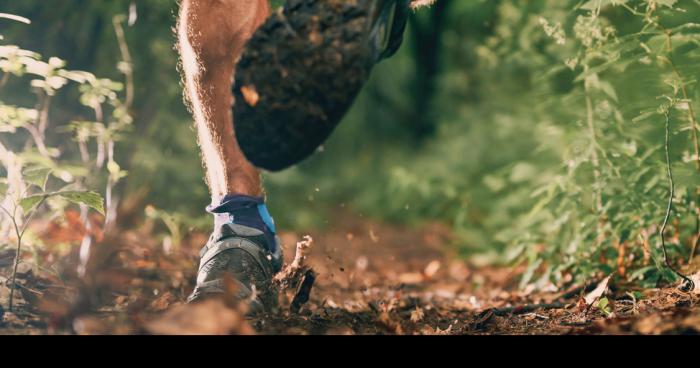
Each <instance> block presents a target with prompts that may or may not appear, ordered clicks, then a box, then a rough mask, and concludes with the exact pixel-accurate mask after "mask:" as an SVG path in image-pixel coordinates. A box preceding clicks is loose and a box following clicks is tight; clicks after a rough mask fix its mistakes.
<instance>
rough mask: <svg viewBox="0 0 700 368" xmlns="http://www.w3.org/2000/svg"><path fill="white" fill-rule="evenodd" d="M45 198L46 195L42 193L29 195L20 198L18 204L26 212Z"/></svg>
mask: <svg viewBox="0 0 700 368" xmlns="http://www.w3.org/2000/svg"><path fill="white" fill-rule="evenodd" d="M45 198H47V196H46V195H43V194H42V195H34V196H31V197H27V198H22V199H21V200H20V201H19V205H20V207H22V210H24V212H25V213H26V212H29V211H31V209H32V208H34V207H36V206H37V205H38V204H39V203H40V202H41V201H43V200H44V199H45Z"/></svg>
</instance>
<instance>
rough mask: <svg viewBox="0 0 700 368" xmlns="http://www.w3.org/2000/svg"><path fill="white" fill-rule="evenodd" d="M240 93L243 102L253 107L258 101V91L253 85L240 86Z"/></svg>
mask: <svg viewBox="0 0 700 368" xmlns="http://www.w3.org/2000/svg"><path fill="white" fill-rule="evenodd" d="M241 94H242V95H243V99H245V102H246V103H247V104H248V105H250V106H253V107H255V106H256V105H257V104H258V102H259V101H260V95H259V94H258V91H257V90H256V89H255V86H254V85H247V86H243V87H241Z"/></svg>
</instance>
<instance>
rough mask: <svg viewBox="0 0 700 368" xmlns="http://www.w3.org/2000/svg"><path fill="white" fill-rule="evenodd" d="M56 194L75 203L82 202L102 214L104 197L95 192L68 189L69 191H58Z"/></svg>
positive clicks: (103, 211)
mask: <svg viewBox="0 0 700 368" xmlns="http://www.w3.org/2000/svg"><path fill="white" fill-rule="evenodd" d="M56 195H58V196H60V197H63V198H65V199H67V200H69V201H71V202H73V203H76V204H84V205H86V206H88V207H90V208H92V209H94V210H95V211H97V212H99V213H101V214H103V215H104V213H105V208H104V199H103V198H102V196H101V195H100V194H99V193H97V192H79V191H69V192H58V193H56Z"/></svg>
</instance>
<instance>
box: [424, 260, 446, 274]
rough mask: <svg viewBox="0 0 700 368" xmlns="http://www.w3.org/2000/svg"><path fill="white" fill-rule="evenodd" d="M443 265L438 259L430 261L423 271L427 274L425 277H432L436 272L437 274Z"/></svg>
mask: <svg viewBox="0 0 700 368" xmlns="http://www.w3.org/2000/svg"><path fill="white" fill-rule="evenodd" d="M441 266H442V264H441V263H440V261H438V260H435V261H432V262H430V263H429V264H428V266H426V267H425V270H424V271H423V273H424V274H425V277H427V278H432V277H433V276H435V274H437V273H438V271H440V267H441Z"/></svg>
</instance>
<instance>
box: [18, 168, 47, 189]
mask: <svg viewBox="0 0 700 368" xmlns="http://www.w3.org/2000/svg"><path fill="white" fill-rule="evenodd" d="M23 175H24V181H26V182H27V183H30V184H34V185H36V186H37V187H39V188H41V189H44V188H45V185H46V181H47V180H48V179H49V175H51V169H48V168H45V167H34V168H30V169H27V170H25V171H24V173H23Z"/></svg>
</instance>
